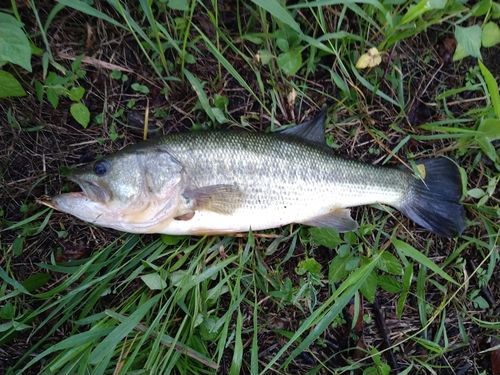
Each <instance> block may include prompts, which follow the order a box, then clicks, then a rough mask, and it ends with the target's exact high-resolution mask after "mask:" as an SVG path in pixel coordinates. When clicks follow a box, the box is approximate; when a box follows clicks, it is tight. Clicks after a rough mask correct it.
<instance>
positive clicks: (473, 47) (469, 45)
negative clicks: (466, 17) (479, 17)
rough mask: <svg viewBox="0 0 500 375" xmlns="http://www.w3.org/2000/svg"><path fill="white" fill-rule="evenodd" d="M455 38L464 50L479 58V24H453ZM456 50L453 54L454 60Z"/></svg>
mask: <svg viewBox="0 0 500 375" xmlns="http://www.w3.org/2000/svg"><path fill="white" fill-rule="evenodd" d="M455 39H456V40H457V42H458V45H459V46H462V48H463V49H464V51H465V52H466V53H467V54H468V55H470V56H473V57H477V58H478V59H480V58H481V51H480V50H479V49H480V48H481V28H480V27H479V25H473V26H470V27H461V26H455ZM456 54H457V52H456V51H455V55H453V60H456V58H455V56H456Z"/></svg>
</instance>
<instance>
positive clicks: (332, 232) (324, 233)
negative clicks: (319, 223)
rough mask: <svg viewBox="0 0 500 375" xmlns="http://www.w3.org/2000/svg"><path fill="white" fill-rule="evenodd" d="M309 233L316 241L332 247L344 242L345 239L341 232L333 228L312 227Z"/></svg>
mask: <svg viewBox="0 0 500 375" xmlns="http://www.w3.org/2000/svg"><path fill="white" fill-rule="evenodd" d="M309 234H310V235H311V236H312V238H313V239H314V241H315V242H316V243H319V244H320V245H323V246H326V247H328V248H330V249H333V248H335V247H337V246H338V245H340V244H342V243H344V240H342V238H340V236H339V232H338V231H337V230H336V229H333V228H310V229H309Z"/></svg>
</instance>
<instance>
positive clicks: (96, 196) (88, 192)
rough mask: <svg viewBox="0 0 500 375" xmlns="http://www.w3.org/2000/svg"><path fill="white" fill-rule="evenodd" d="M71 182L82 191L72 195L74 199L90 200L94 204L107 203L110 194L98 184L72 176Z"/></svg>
mask: <svg viewBox="0 0 500 375" xmlns="http://www.w3.org/2000/svg"><path fill="white" fill-rule="evenodd" d="M69 178H70V180H71V181H73V182H76V183H77V184H78V185H79V186H80V188H81V189H82V191H80V192H74V193H71V194H72V197H73V198H85V197H86V198H88V199H90V200H91V201H94V202H107V201H108V200H109V198H110V197H109V194H108V193H106V191H105V190H104V189H102V188H101V187H100V186H98V185H97V184H95V183H93V182H90V181H83V180H80V179H79V178H78V177H75V176H70V177H69Z"/></svg>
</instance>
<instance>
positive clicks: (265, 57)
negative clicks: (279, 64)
mask: <svg viewBox="0 0 500 375" xmlns="http://www.w3.org/2000/svg"><path fill="white" fill-rule="evenodd" d="M257 56H258V59H260V62H261V63H262V64H264V65H267V64H269V61H271V59H272V58H273V54H272V53H270V52H269V51H268V50H267V49H260V50H258V51H257Z"/></svg>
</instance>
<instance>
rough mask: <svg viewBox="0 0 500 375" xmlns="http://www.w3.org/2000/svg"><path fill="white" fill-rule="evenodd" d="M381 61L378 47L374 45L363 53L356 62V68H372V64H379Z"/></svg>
mask: <svg viewBox="0 0 500 375" xmlns="http://www.w3.org/2000/svg"><path fill="white" fill-rule="evenodd" d="M381 62H382V57H381V56H380V53H379V52H378V49H376V48H375V47H373V48H370V49H369V50H368V52H366V53H363V54H362V55H361V56H360V57H359V59H358V61H357V62H356V68H358V69H366V68H373V67H374V66H377V65H379V64H380V63H381Z"/></svg>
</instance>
